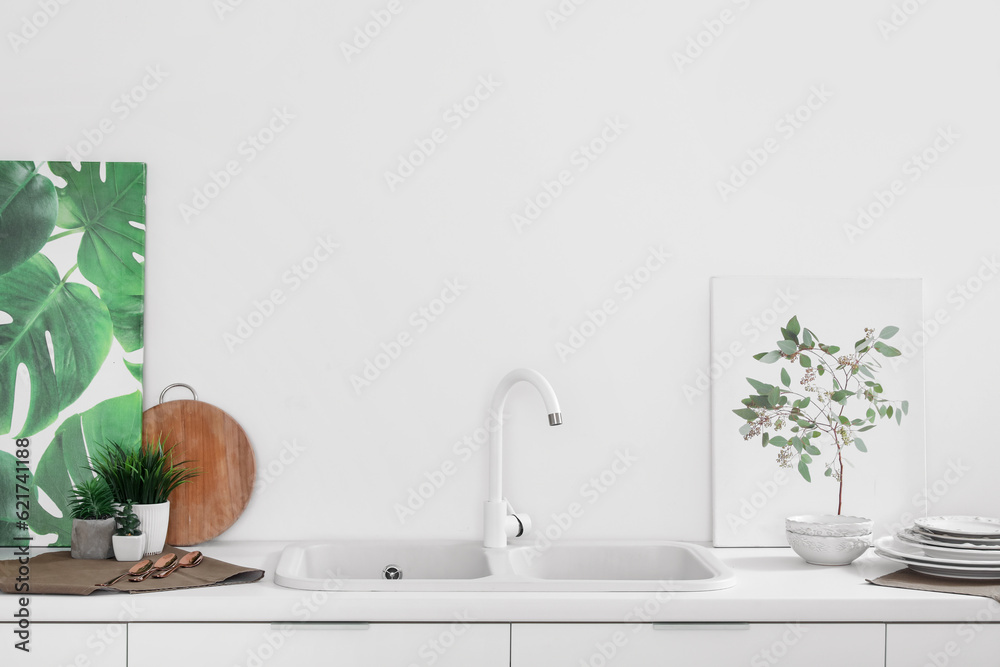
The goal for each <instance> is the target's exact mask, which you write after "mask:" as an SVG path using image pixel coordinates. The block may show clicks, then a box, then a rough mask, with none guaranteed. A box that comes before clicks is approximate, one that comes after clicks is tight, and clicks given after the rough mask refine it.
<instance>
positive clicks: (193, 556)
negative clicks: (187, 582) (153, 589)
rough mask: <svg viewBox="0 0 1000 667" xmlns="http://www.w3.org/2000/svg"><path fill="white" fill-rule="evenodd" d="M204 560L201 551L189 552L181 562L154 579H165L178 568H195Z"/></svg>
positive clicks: (158, 574)
mask: <svg viewBox="0 0 1000 667" xmlns="http://www.w3.org/2000/svg"><path fill="white" fill-rule="evenodd" d="M203 559H204V556H203V555H202V553H201V552H200V551H189V552H188V553H186V554H184V555H183V556H181V558H180V560H178V561H177V562H176V563H174V564H173V565H171V566H170V567H168V568H166V569H165V570H163V571H162V572H157V573H156V574H154V575H153V578H154V579H163V578H164V577H167V576H169V575H170V573H171V572H173V571H174V570H176V569H178V568H182V567H194V566H196V565H198V564H199V563H201V561H202V560H203Z"/></svg>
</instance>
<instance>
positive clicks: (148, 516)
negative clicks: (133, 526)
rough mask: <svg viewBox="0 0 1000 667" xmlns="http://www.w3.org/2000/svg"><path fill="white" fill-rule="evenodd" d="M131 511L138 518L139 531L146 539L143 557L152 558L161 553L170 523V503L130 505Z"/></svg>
mask: <svg viewBox="0 0 1000 667" xmlns="http://www.w3.org/2000/svg"><path fill="white" fill-rule="evenodd" d="M132 511H133V512H135V515H136V516H137V517H139V529H140V530H142V534H143V535H144V536H145V537H146V548H145V555H147V556H152V555H155V554H158V553H160V552H161V551H163V543H164V542H165V541H166V539H167V523H168V522H169V521H170V501H169V500H168V501H167V502H165V503H157V504H155V505H132Z"/></svg>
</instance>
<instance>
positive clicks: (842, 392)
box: [831, 389, 854, 403]
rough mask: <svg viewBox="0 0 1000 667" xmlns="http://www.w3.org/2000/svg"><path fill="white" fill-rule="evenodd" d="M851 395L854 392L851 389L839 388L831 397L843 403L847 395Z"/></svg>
mask: <svg viewBox="0 0 1000 667" xmlns="http://www.w3.org/2000/svg"><path fill="white" fill-rule="evenodd" d="M853 395H854V392H853V391H851V390H850V389H841V390H839V391H835V392H833V396H832V397H831V398H832V399H833V400H834V401H835V402H837V403H843V402H844V401H845V400H846V399H847V397H848V396H853Z"/></svg>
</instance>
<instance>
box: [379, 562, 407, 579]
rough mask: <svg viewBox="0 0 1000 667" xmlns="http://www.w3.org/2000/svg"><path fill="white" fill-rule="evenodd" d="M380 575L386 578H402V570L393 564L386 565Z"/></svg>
mask: <svg viewBox="0 0 1000 667" xmlns="http://www.w3.org/2000/svg"><path fill="white" fill-rule="evenodd" d="M382 576H383V577H385V578H386V579H402V578H403V571H402V570H400V569H399V568H398V567H396V566H395V565H386V566H385V568H384V569H383V570H382Z"/></svg>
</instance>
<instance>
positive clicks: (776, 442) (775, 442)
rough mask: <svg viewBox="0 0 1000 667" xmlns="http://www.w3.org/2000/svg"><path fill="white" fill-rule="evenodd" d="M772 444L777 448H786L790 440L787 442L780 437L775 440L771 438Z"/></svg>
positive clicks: (777, 436)
mask: <svg viewBox="0 0 1000 667" xmlns="http://www.w3.org/2000/svg"><path fill="white" fill-rule="evenodd" d="M770 443H771V444H772V445H774V446H775V447H784V446H785V445H787V444H788V440H786V439H785V438H783V437H782V436H780V435H776V436H774V437H773V438H771V440H770Z"/></svg>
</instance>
